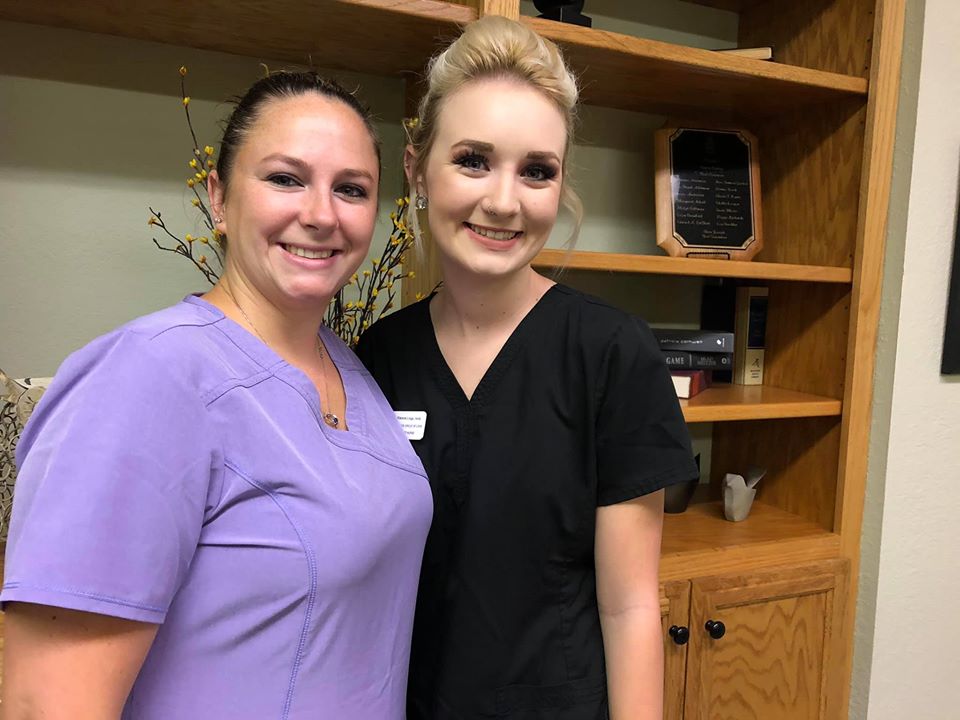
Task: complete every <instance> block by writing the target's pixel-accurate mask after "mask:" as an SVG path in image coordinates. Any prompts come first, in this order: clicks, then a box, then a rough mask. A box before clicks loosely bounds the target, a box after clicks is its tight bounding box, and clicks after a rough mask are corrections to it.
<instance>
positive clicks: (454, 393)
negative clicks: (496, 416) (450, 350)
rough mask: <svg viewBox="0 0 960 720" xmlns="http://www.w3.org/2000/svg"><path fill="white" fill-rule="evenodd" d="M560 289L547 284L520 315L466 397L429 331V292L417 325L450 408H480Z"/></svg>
mask: <svg viewBox="0 0 960 720" xmlns="http://www.w3.org/2000/svg"><path fill="white" fill-rule="evenodd" d="M560 287H561V286H560V285H559V283H555V284H554V285H551V286H550V287H549V288H547V290H546V291H545V292H544V293H543V295H541V296H540V299H539V300H537V302H536V303H534V305H533V307H532V308H530V310H528V311H527V314H526V315H524V316H523V318H522V319H521V320H520V322H519V323H518V324H517V326H516V327H515V328H514V329H513V332H512V333H510V336H509V337H508V338H507V341H506V342H505V343H504V344H503V347H501V348H500V350H499V351H498V352H497V354H496V356H495V357H494V358H493V362H491V363H490V365H489V366H488V367H487V369H486V370H485V371H484V373H483V376H482V377H481V378H480V382H479V383H477V387H476V388H475V389H474V391H473V395H472V396H471V397H469V398H468V397H467V394H466V393H465V392H464V391H463V387H462V386H461V385H460V381H459V380H457V376H456V375H455V374H454V372H453V370H451V369H450V366H449V365H448V364H447V359H446V358H445V357H444V356H443V351H442V350H440V343H439V342H438V341H437V333H436V331H435V330H434V328H433V321H432V320H431V319H430V301H431V300H432V299H433V296H434V295H435V294H436V293H432V294H431V295H430V297H428V298H426V299H424V300H423V301H422V302H421V303H420V326H421V330H422V332H423V333H424V336H425V338H424V339H425V342H424V347H425V348H426V352H427V353H428V355H429V361H430V365H431V366H432V368H433V371H434V374H435V377H436V380H437V384H438V385H439V387H440V390H441V392H443V394H444V395H445V396H446V398H447V400H448V401H449V402H450V404H451V405H452V406H453V407H454V408H461V407H479V406H483V405H484V403H485V401H486V399H487V397H488V396H490V395H491V394H492V393H493V391H494V390H495V389H496V386H497V384H498V383H499V381H500V378H501V377H503V374H504V372H505V371H506V370H507V368H509V367H510V365H511V363H512V362H513V359H514V357H515V356H516V354H517V352H518V351H519V350H520V348H522V347H523V344H524V341H525V340H526V338H527V336H529V335H530V333H531V332H532V329H533V327H534V325H535V320H536V317H537V316H538V315H540V314H541V313H542V312H543V310H544V309H545V308H547V307H548V306H549V305H551V304H552V303H553V302H554V301H555V299H556V298H558V297H560V295H561V292H560V291H559V288H560Z"/></svg>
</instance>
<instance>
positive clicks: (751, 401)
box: [680, 385, 840, 423]
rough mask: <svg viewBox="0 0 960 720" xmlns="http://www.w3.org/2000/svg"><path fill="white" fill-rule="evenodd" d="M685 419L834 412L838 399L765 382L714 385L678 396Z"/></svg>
mask: <svg viewBox="0 0 960 720" xmlns="http://www.w3.org/2000/svg"><path fill="white" fill-rule="evenodd" d="M680 407H681V408H682V409H683V417H684V419H685V420H686V421H687V422H691V423H694V422H725V421H730V420H769V419H774V418H801V417H819V416H834V415H839V414H840V401H839V400H837V399H834V398H830V397H822V396H818V395H810V394H807V393H799V392H796V391H794V390H785V389H783V388H778V387H772V386H769V385H717V386H715V387H711V388H707V389H706V390H704V391H703V392H701V393H700V394H699V395H696V396H695V397H692V398H690V399H689V400H681V401H680Z"/></svg>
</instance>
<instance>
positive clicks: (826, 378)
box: [763, 282, 850, 398]
mask: <svg viewBox="0 0 960 720" xmlns="http://www.w3.org/2000/svg"><path fill="white" fill-rule="evenodd" d="M769 289H770V297H769V300H768V305H767V333H766V348H767V351H766V353H765V357H764V369H763V381H764V382H765V383H767V384H770V385H774V386H776V387H783V388H788V389H790V390H796V391H798V392H804V393H812V394H815V395H825V396H827V397H833V398H842V397H843V387H844V360H845V358H846V354H847V325H848V323H849V320H850V288H849V287H848V286H844V285H826V284H817V285H807V284H798V283H785V282H777V283H770V284H769Z"/></svg>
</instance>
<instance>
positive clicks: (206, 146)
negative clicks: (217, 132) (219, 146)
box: [203, 145, 213, 156]
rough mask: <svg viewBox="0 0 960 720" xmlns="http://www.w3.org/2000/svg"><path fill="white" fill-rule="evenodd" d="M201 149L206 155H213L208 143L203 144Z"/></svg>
mask: <svg viewBox="0 0 960 720" xmlns="http://www.w3.org/2000/svg"><path fill="white" fill-rule="evenodd" d="M203 151H204V152H205V153H206V154H207V155H208V156H209V155H213V148H212V147H211V146H209V145H204V146H203Z"/></svg>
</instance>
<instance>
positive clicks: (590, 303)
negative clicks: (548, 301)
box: [552, 283, 646, 337]
mask: <svg viewBox="0 0 960 720" xmlns="http://www.w3.org/2000/svg"><path fill="white" fill-rule="evenodd" d="M552 291H553V293H555V294H556V295H557V296H558V298H559V299H560V302H559V303H557V306H558V309H559V313H558V314H559V316H560V317H561V318H564V319H566V320H567V322H569V323H573V324H575V325H576V326H577V327H578V328H579V329H580V330H581V332H583V333H584V334H586V335H587V336H591V337H610V336H611V335H616V334H618V333H621V332H624V331H626V332H630V333H632V332H635V331H636V329H637V328H646V323H645V322H644V321H643V320H642V319H641V318H639V317H638V316H636V315H632V314H630V313H629V312H627V311H626V310H623V309H621V308H618V307H616V306H615V305H612V304H610V303H609V302H607V301H606V300H603V299H601V298H598V297H596V296H594V295H590V294H589V293H585V292H582V291H580V290H577V289H575V288H572V287H569V286H568V285H563V284H560V283H557V284H556V285H555V286H554V287H553V289H552Z"/></svg>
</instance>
